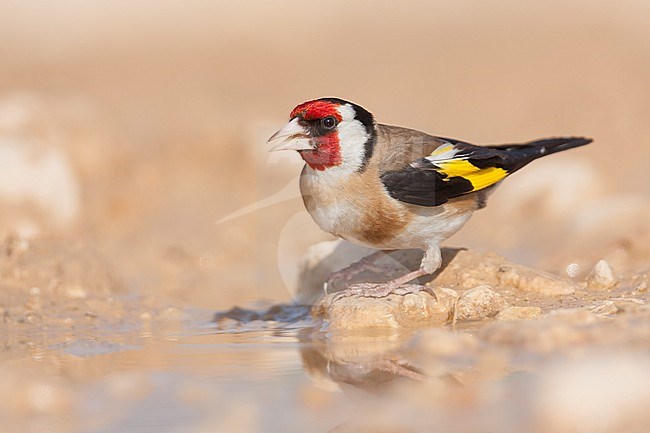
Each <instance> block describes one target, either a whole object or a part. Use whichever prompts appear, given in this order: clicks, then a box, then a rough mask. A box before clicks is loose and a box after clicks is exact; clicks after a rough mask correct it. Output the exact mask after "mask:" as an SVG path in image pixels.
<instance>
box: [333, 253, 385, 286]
mask: <svg viewBox="0 0 650 433" xmlns="http://www.w3.org/2000/svg"><path fill="white" fill-rule="evenodd" d="M384 254H385V252H384V251H377V252H375V253H372V254H370V255H369V256H367V257H364V258H362V259H361V260H359V261H357V262H354V263H352V264H351V265H350V266H348V267H347V268H343V269H341V270H338V271H335V272H332V273H331V274H329V275H328V277H327V280H325V283H324V285H323V290H325V294H327V293H328V292H329V289H331V288H332V287H334V282H335V281H338V280H343V281H344V282H345V283H346V287H347V283H348V282H349V281H350V280H351V279H352V277H354V276H355V275H358V274H360V273H362V272H366V271H370V272H375V273H383V274H385V273H387V272H388V271H390V272H392V269H390V268H387V267H383V266H380V265H376V264H375V261H376V260H378V259H379V258H380V257H382V256H383V255H384Z"/></svg>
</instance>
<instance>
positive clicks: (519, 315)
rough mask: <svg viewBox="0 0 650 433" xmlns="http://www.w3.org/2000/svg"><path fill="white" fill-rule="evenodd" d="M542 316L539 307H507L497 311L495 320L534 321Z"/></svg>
mask: <svg viewBox="0 0 650 433" xmlns="http://www.w3.org/2000/svg"><path fill="white" fill-rule="evenodd" d="M541 315H542V309H541V308H539V307H508V308H504V309H503V310H501V311H499V314H497V316H496V319H497V320H502V321H503V320H520V319H535V318H537V317H539V316H541Z"/></svg>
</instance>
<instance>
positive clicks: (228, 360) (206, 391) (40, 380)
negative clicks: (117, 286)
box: [0, 305, 650, 433]
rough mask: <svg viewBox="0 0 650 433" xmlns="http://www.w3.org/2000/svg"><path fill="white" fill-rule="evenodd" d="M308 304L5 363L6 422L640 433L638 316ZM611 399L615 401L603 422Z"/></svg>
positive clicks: (106, 335) (643, 373) (105, 336)
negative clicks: (390, 319)
mask: <svg viewBox="0 0 650 433" xmlns="http://www.w3.org/2000/svg"><path fill="white" fill-rule="evenodd" d="M304 309H305V308H304V307H291V306H286V305H285V306H276V307H272V311H274V312H275V313H276V315H275V316H273V315H271V316H268V315H267V320H259V319H257V320H248V319H255V315H254V314H253V312H254V311H258V312H261V313H264V312H265V311H266V312H268V311H269V310H268V309H266V310H265V309H261V310H260V309H257V310H236V311H238V313H237V314H234V316H235V317H238V316H239V317H240V318H241V317H246V318H247V320H237V319H236V318H232V317H231V318H225V316H227V315H230V316H233V314H231V313H232V311H231V312H230V313H228V314H224V313H225V312H224V313H221V314H218V315H217V317H218V318H219V319H220V320H219V322H218V324H215V323H214V322H213V321H211V320H201V321H197V320H196V319H193V320H187V318H188V317H193V318H196V317H203V318H206V317H209V316H210V313H209V312H205V311H204V312H199V311H196V310H193V311H186V312H184V313H185V314H184V316H183V317H184V318H185V319H184V320H180V321H176V322H169V323H163V322H160V323H154V324H151V325H147V326H142V327H139V328H135V329H134V328H131V329H128V330H127V329H121V330H119V331H117V332H106V330H104V332H96V334H95V337H89V338H86V337H84V338H78V339H75V338H68V340H67V341H65V342H62V343H57V344H53V345H50V346H46V347H43V348H42V349H39V348H38V347H37V348H34V349H32V353H31V356H30V357H29V360H28V361H26V362H24V361H19V360H20V358H18V357H16V358H14V359H15V360H16V361H17V362H13V363H12V362H11V360H10V361H8V362H5V363H4V365H3V369H2V370H1V371H0V372H1V373H2V375H3V380H2V381H0V383H2V384H1V385H0V391H5V392H10V394H6V393H5V395H15V396H16V401H15V402H14V404H13V405H11V404H10V405H8V406H7V405H5V407H4V410H3V417H5V422H4V423H2V426H3V427H2V428H0V431H3V432H4V431H6V432H10V431H11V432H22V431H25V432H41V431H47V432H68V431H70V432H84V433H85V432H88V433H90V432H93V433H99V432H102V433H104V432H106V433H108V432H125V433H131V432H133V433H142V432H197V433H199V432H347V431H350V432H358V431H368V432H430V431H441V432H465V431H499V432H510V431H512V432H521V431H581V430H580V429H578V428H577V427H580V428H582V427H581V426H583V427H585V428H586V427H588V426H590V425H592V422H596V423H601V424H602V423H605V424H607V425H610V426H613V427H616V428H614V429H610V428H604V429H600V430H598V429H596V430H586V431H623V430H618V427H620V426H621V425H623V426H625V427H626V428H627V427H630V428H629V429H627V430H625V431H639V432H641V431H643V430H642V429H640V428H641V427H642V426H643V424H642V422H643V421H644V419H647V417H646V418H643V417H641V418H638V417H639V416H641V415H643V412H642V411H641V412H639V408H640V407H643V401H647V400H644V399H645V398H646V397H647V395H648V390H647V387H645V389H644V388H643V387H640V386H636V387H635V385H634V384H635V383H636V384H642V383H646V384H647V383H648V382H647V380H648V379H649V378H650V371H649V370H648V368H647V365H650V364H649V363H648V361H650V357H649V356H650V354H649V353H648V350H647V348H648V342H650V338H649V337H650V334H648V332H649V331H648V330H647V327H644V326H641V327H636V326H635V325H643V324H646V323H647V312H646V311H645V310H643V311H637V312H635V313H630V314H624V315H619V316H616V317H614V316H612V317H608V318H606V319H603V318H597V317H595V316H593V315H591V314H587V313H586V312H584V311H577V312H571V313H567V314H565V315H563V316H562V317H559V316H558V317H555V318H553V320H546V321H544V320H538V321H527V322H521V323H518V324H514V325H513V324H510V323H497V322H493V321H482V322H470V323H467V324H464V325H463V326H459V327H450V326H446V327H440V328H422V329H415V330H409V331H407V330H402V331H396V330H373V331H364V332H350V331H331V330H323V329H322V328H321V324H319V323H313V322H311V321H309V320H306V319H304V317H303V318H302V319H301V320H295V321H288V320H286V317H287V311H293V312H294V313H296V314H294V317H297V318H300V317H302V316H301V315H300V314H297V313H298V312H300V311H301V310H304ZM273 318H276V319H279V320H272V319H273ZM623 332H625V337H623V338H621V335H622V333H623ZM35 365H36V366H39V365H40V367H39V368H38V370H35V369H34V368H33V367H34V366H35ZM34 371H38V373H34ZM12 380H13V381H14V382H16V383H15V384H14V385H12V383H13V382H12ZM617 384H618V385H617ZM621 384H624V386H623V388H621ZM594 395H595V396H597V397H596V398H594ZM604 395H607V396H608V397H607V399H606V400H605V401H606V403H607V404H606V406H607V407H612V405H613V407H615V409H616V410H615V411H614V413H613V414H611V413H610V412H611V411H610V412H604V414H605V415H606V417H605V418H604V419H600V418H599V417H601V418H602V416H601V415H602V414H601V415H598V410H599V409H601V406H602V404H603V403H602V398H601V397H602V396H604ZM567 396H570V398H568V397H567ZM572 405H573V406H572ZM567 408H570V410H569V411H568V412H566V409H567ZM563 411H565V412H566V413H565V412H563ZM576 411H577V413H578V417H577V418H575V417H573V418H571V417H570V418H569V419H567V416H568V414H569V415H572V414H574V413H575V412H576ZM594 411H596V412H594ZM583 412H584V413H586V414H589V415H588V416H586V417H585V418H584V419H582V418H580V416H582V415H581V414H582V413H583ZM594 413H596V415H594ZM594 417H595V418H594ZM635 417H636V418H635ZM630 419H631V421H630V422H631V423H632V424H630V423H629V422H628V421H629V420H630ZM623 420H627V421H625V422H627V424H625V423H623ZM576 422H577V423H578V424H577V426H576V425H575V423H576ZM572 423H573V424H572ZM580 423H582V424H580ZM621 423H623V424H621ZM569 424H570V425H572V426H573V427H572V428H570V429H566V428H564V427H566V426H567V425H569Z"/></svg>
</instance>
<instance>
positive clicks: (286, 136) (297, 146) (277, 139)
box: [267, 117, 314, 152]
mask: <svg viewBox="0 0 650 433" xmlns="http://www.w3.org/2000/svg"><path fill="white" fill-rule="evenodd" d="M267 143H268V144H271V145H273V147H272V148H271V149H269V152H274V151H276V150H313V149H314V146H313V145H312V144H311V139H310V138H309V133H308V131H307V130H306V129H305V128H303V127H302V126H301V125H300V124H299V123H298V118H297V117H296V118H294V119H293V120H292V121H291V122H289V123H287V124H286V125H284V128H282V129H281V130H279V131H278V132H276V133H275V134H273V136H271V138H269V140H268V141H267Z"/></svg>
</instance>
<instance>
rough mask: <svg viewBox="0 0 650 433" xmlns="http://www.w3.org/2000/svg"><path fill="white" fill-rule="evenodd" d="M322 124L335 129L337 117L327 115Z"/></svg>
mask: <svg viewBox="0 0 650 433" xmlns="http://www.w3.org/2000/svg"><path fill="white" fill-rule="evenodd" d="M320 123H321V125H323V128H325V129H334V127H335V126H336V119H335V118H334V117H332V116H327V117H326V118H324V119H323V120H321V121H320Z"/></svg>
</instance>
